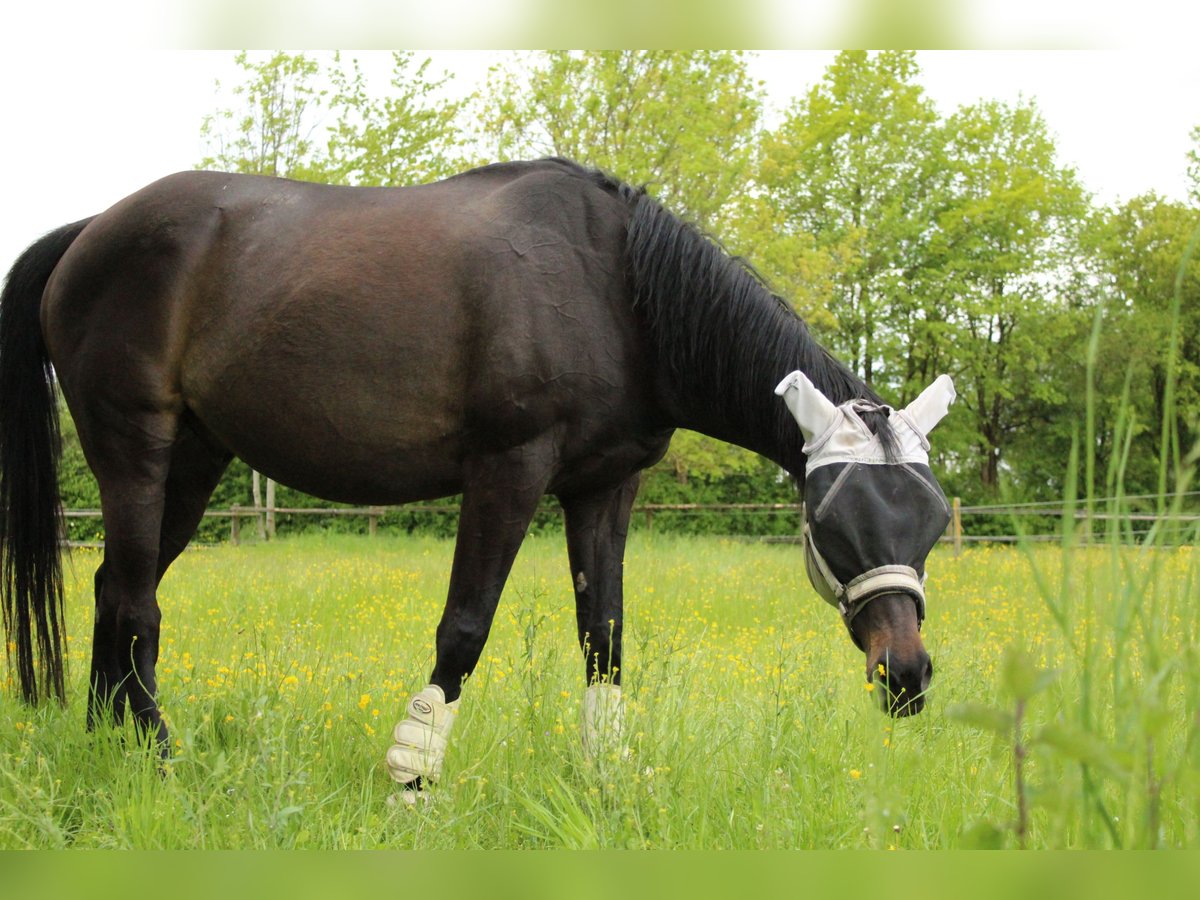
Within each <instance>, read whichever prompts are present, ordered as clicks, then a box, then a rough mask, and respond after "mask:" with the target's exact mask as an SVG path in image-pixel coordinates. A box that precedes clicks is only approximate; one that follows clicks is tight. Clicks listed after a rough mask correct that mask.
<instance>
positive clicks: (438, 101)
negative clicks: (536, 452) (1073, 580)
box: [62, 51, 1200, 539]
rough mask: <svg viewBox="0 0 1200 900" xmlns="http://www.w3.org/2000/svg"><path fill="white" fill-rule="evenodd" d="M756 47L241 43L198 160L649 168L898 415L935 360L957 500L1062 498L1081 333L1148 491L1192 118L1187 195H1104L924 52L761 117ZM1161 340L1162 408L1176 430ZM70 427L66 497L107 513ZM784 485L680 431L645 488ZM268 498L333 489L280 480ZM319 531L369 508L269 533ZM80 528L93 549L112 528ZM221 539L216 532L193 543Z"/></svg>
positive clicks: (1110, 438) (636, 175)
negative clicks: (969, 98) (483, 63)
mask: <svg viewBox="0 0 1200 900" xmlns="http://www.w3.org/2000/svg"><path fill="white" fill-rule="evenodd" d="M747 61H748V60H747V56H746V55H745V54H743V53H739V52H718V51H705V52H666V51H662V52H657V51H656V52H645V51H612V52H601V51H595V52H583V53H567V52H547V53H534V54H513V56H512V57H511V58H509V59H508V60H507V61H505V62H503V63H501V64H500V65H498V66H496V67H494V68H493V69H492V70H491V72H490V74H489V77H488V79H487V82H486V85H485V86H484V87H483V88H482V89H480V90H479V91H478V92H476V93H475V94H473V95H471V96H468V97H463V96H461V94H460V93H456V92H455V90H454V86H453V84H452V76H451V75H449V74H448V73H439V72H434V71H431V64H430V63H429V61H428V60H424V59H422V58H421V57H419V56H417V55H416V54H413V53H409V52H402V53H396V54H394V55H393V57H392V66H391V73H390V78H389V79H388V81H389V83H387V84H383V83H381V82H379V80H378V78H369V77H368V75H367V73H365V72H364V71H363V69H362V67H361V66H360V65H359V63H358V62H357V61H355V60H354V59H350V58H348V57H345V56H341V55H332V56H315V55H313V56H310V55H303V54H301V55H289V54H286V53H278V54H274V55H259V56H256V57H254V56H251V55H249V54H239V55H238V57H237V62H238V65H239V67H240V69H241V72H242V75H243V78H242V80H241V81H240V83H238V84H236V85H232V86H228V87H224V88H223V89H222V95H223V96H224V98H225V100H226V101H227V102H226V105H224V106H223V107H222V108H220V109H218V110H215V111H214V112H213V114H212V115H210V116H208V117H207V118H206V119H205V121H204V122H203V123H202V125H201V136H202V140H203V142H204V146H205V147H206V156H205V158H204V159H202V160H201V161H200V162H199V164H200V166H202V167H205V168H219V169H224V170H229V171H241V172H254V173H266V174H272V175H282V176H287V177H291V178H301V179H308V180H317V181H326V182H337V183H343V184H362V185H378V184H393V185H399V184H410V183H416V182H420V181H426V180H430V179H433V178H438V177H443V176H446V175H449V174H452V173H454V172H457V171H461V170H462V169H464V168H468V167H470V166H472V165H477V164H482V163H486V162H493V161H497V160H505V159H517V158H530V157H538V156H545V155H559V156H566V157H570V158H573V159H575V160H578V161H580V162H582V163H584V164H588V165H593V166H598V167H600V168H602V169H605V170H607V171H609V172H612V173H614V174H616V175H618V176H619V177H621V178H622V179H624V180H625V181H628V182H630V183H633V184H643V183H645V184H648V185H649V186H650V187H651V190H652V191H653V192H654V193H655V194H656V195H657V196H658V197H659V198H660V199H662V200H663V201H664V202H665V203H666V204H667V205H668V206H669V207H670V208H672V209H674V210H675V211H676V212H678V213H679V214H681V215H682V216H684V217H686V218H688V219H690V220H692V221H694V222H696V223H697V224H698V225H700V226H701V227H702V228H704V229H705V230H706V231H708V232H709V233H710V234H712V235H714V236H715V237H717V238H718V239H719V240H720V241H721V243H722V244H723V245H724V246H725V247H726V248H727V249H728V250H729V251H730V252H731V253H734V254H737V255H740V256H742V257H744V258H746V259H747V260H748V261H749V262H750V263H752V264H753V266H754V267H755V268H756V269H757V270H758V271H759V272H760V273H761V274H762V276H763V277H764V278H765V279H766V280H767V281H768V282H769V283H770V284H771V286H772V287H773V288H774V289H775V290H776V291H777V292H779V293H781V294H783V295H784V296H786V297H789V298H790V299H791V301H792V303H793V305H794V306H795V307H796V309H797V311H798V312H799V313H800V314H801V315H802V316H804V317H805V319H807V321H808V322H809V324H810V326H811V328H812V329H813V331H814V333H816V334H817V336H818V337H819V338H820V339H821V341H822V342H823V343H824V344H825V345H826V346H828V347H829V348H830V349H831V350H832V351H833V352H834V353H835V355H837V356H838V357H840V358H841V359H842V360H844V361H845V362H847V363H848V364H849V365H851V366H852V367H853V368H854V369H855V370H857V371H858V372H859V373H860V374H862V375H863V376H864V377H865V378H866V379H867V380H868V381H870V382H871V383H872V384H874V385H875V386H876V388H877V389H878V390H879V391H880V392H881V393H882V394H883V395H884V396H885V397H888V398H889V399H890V400H891V401H892V402H893V403H894V404H895V405H897V406H901V405H904V404H906V403H907V402H908V401H909V400H911V399H912V398H913V397H914V396H915V395H916V393H917V392H919V391H920V390H921V389H922V388H923V387H924V386H925V385H927V384H928V383H929V382H930V381H932V380H933V378H934V377H935V376H936V375H937V374H938V373H940V372H949V373H950V374H951V375H953V377H954V380H955V384H956V386H957V389H958V393H959V402H958V404H957V405H956V407H955V409H954V414H953V415H951V416H949V417H948V418H947V419H946V420H945V422H944V423H943V424H942V425H941V426H940V427H939V429H938V434H937V441H936V442H935V446H934V451H935V457H934V459H933V460H932V462H933V465H934V467H935V469H936V471H938V473H939V475H940V476H941V479H942V483H943V486H944V487H945V489H946V492H947V494H950V495H957V496H960V497H962V498H963V502H964V503H968V504H971V503H983V502H990V501H994V500H995V499H997V498H998V497H1000V496H1001V495H1003V497H1004V498H1006V499H1008V500H1013V501H1033V500H1051V499H1055V498H1058V497H1061V496H1062V492H1063V488H1064V484H1063V478H1064V473H1065V472H1066V469H1067V466H1066V461H1067V459H1068V456H1069V455H1070V452H1071V447H1072V444H1073V442H1075V443H1078V442H1079V441H1081V440H1083V439H1084V438H1085V433H1084V432H1085V429H1084V422H1085V418H1086V409H1087V403H1088V390H1087V384H1088V372H1087V366H1086V364H1085V359H1086V357H1087V348H1088V344H1089V341H1090V340H1098V345H1097V346H1096V349H1095V353H1094V359H1095V360H1096V362H1095V365H1094V378H1093V380H1094V383H1095V395H1094V397H1093V399H1092V401H1091V402H1092V404H1093V407H1092V408H1093V409H1094V411H1095V419H1094V421H1095V429H1094V442H1095V452H1096V464H1097V469H1096V470H1097V471H1098V472H1105V471H1108V469H1109V467H1108V461H1109V460H1110V459H1111V458H1112V457H1113V455H1114V454H1116V455H1118V456H1119V457H1121V458H1124V459H1126V460H1127V461H1126V462H1125V463H1124V464H1123V471H1124V491H1125V493H1126V494H1142V493H1150V492H1154V491H1156V490H1157V489H1158V487H1159V479H1160V469H1159V465H1158V460H1159V459H1160V458H1161V457H1162V451H1163V450H1164V449H1165V450H1166V456H1167V458H1175V459H1180V458H1182V457H1184V456H1186V455H1187V454H1188V453H1189V452H1190V451H1191V450H1192V448H1194V447H1195V446H1196V443H1197V439H1198V438H1200V433H1198V427H1200V259H1196V258H1193V259H1192V260H1191V261H1190V263H1189V265H1188V266H1186V267H1185V268H1184V269H1182V270H1181V268H1180V264H1181V261H1182V260H1183V259H1184V257H1185V251H1186V248H1187V246H1188V242H1189V240H1190V238H1191V236H1192V235H1193V232H1195V230H1196V229H1197V228H1198V227H1200V127H1198V128H1197V129H1195V130H1194V131H1193V132H1192V137H1193V139H1194V141H1195V144H1194V149H1193V150H1192V152H1191V153H1189V154H1188V158H1187V159H1181V160H1180V166H1181V168H1183V167H1186V170H1187V174H1188V177H1189V181H1190V186H1191V193H1190V197H1189V198H1188V202H1179V201H1176V200H1170V199H1166V198H1163V197H1160V196H1157V195H1155V194H1153V193H1147V194H1144V195H1142V196H1138V197H1135V198H1133V199H1132V200H1128V201H1126V202H1123V203H1122V204H1120V205H1119V206H1115V207H1108V206H1104V205H1102V204H1100V203H1098V202H1097V201H1096V200H1095V199H1094V198H1093V197H1092V196H1091V195H1090V194H1089V192H1088V190H1087V189H1086V187H1085V186H1084V185H1083V184H1081V183H1080V180H1079V178H1078V176H1077V174H1076V173H1075V172H1074V171H1073V170H1072V169H1071V167H1069V166H1067V165H1065V164H1063V163H1062V161H1061V160H1059V159H1058V155H1057V152H1056V148H1055V141H1054V135H1053V131H1052V126H1051V124H1049V123H1047V122H1046V121H1045V120H1044V119H1043V117H1042V115H1041V113H1040V112H1039V110H1038V107H1037V104H1036V101H1035V100H1033V99H1021V100H1018V101H1017V102H1016V103H1006V102H1001V101H995V100H987V99H982V100H980V101H979V102H977V103H975V104H973V105H969V106H963V107H960V108H958V109H957V110H954V111H952V112H950V113H948V114H947V113H945V112H943V111H941V110H938V109H936V108H935V106H934V104H933V103H932V101H931V100H930V99H929V98H928V97H927V96H926V95H925V93H924V90H923V88H922V87H921V84H920V78H919V76H920V71H919V68H918V64H917V60H916V57H915V55H914V54H913V53H911V52H900V51H894V52H881V53H877V54H869V53H866V52H846V53H842V54H840V55H839V56H838V57H837V58H836V59H835V61H834V62H833V63H832V64H831V65H830V66H829V68H828V69H827V70H826V72H825V74H824V77H823V78H822V79H821V80H820V82H819V83H817V84H816V85H814V86H812V87H811V88H810V89H809V90H808V91H807V93H804V94H802V95H800V96H798V97H797V98H796V99H795V100H794V101H793V102H792V103H791V105H790V106H789V107H787V109H786V110H785V111H784V113H783V115H782V116H781V117H778V120H777V121H768V119H767V115H766V104H765V92H764V88H763V85H762V83H760V82H756V81H755V80H754V79H753V78H752V77H751V75H750V73H749V70H748V67H747ZM1177 282H1178V283H1177ZM1177 291H1178V296H1180V298H1181V301H1182V311H1183V312H1182V322H1181V327H1180V328H1179V329H1177V330H1176V331H1175V332H1174V334H1175V335H1176V339H1177V342H1176V346H1175V347H1174V348H1172V346H1171V343H1172V333H1173V332H1172V330H1171V322H1170V307H1171V302H1172V298H1173V297H1174V296H1176V292H1177ZM1097 324H1098V326H1099V327H1098V329H1097ZM1094 334H1096V335H1098V337H1095V338H1094V337H1093V335H1094ZM1172 349H1174V353H1175V361H1174V365H1175V371H1176V375H1177V378H1176V380H1175V388H1174V389H1175V397H1174V401H1173V402H1174V409H1175V411H1176V415H1175V417H1174V418H1175V420H1176V421H1174V422H1173V423H1172V424H1173V427H1172V428H1167V429H1163V428H1162V427H1161V423H1162V421H1163V411H1164V408H1165V407H1164V403H1165V401H1166V399H1167V398H1166V392H1167V388H1166V385H1167V383H1168V380H1169V379H1168V374H1169V373H1168V367H1169V360H1170V357H1171V354H1172ZM1118 409H1124V410H1129V411H1131V412H1132V415H1133V416H1134V418H1135V423H1134V427H1133V428H1132V429H1131V430H1120V431H1118V428H1117V423H1118V421H1119V417H1118V415H1117V410H1118ZM66 430H67V435H66V438H67V440H66V450H67V453H66V459H65V461H64V471H63V483H62V487H63V498H64V504H65V505H66V506H68V507H95V506H96V505H97V504H98V499H97V496H96V488H95V484H94V482H93V481H92V480H91V477H90V475H89V474H88V472H87V470H86V467H85V466H84V464H83V461H82V457H81V455H80V454H79V451H78V443H77V441H75V440H74V439H73V436H72V433H71V430H70V427H69V423H68V425H67V429H66ZM1118 435H1119V436H1118ZM1164 436H1165V437H1164ZM1164 439H1165V440H1166V441H1167V442H1168V446H1167V447H1166V448H1164V447H1163V446H1162V444H1163V441H1164ZM794 499H795V495H794V490H793V489H792V488H791V486H790V483H789V482H788V481H787V480H786V479H783V478H781V477H780V473H779V471H778V469H776V468H775V467H774V466H773V465H771V464H769V463H767V462H766V461H764V460H762V459H760V458H758V457H755V456H754V455H752V454H750V453H748V452H745V451H742V450H740V449H738V448H734V447H731V446H729V445H725V444H721V443H719V442H716V441H713V440H710V439H708V438H704V437H702V436H700V435H696V434H692V433H687V432H680V433H679V434H677V436H676V438H675V440H674V441H673V442H672V446H671V450H670V452H669V454H668V455H667V457H666V458H665V459H664V460H663V461H662V463H660V464H659V465H658V466H657V467H655V469H654V470H652V471H651V472H649V473H648V474H647V476H646V477H645V478H644V480H643V486H642V490H641V494H640V500H641V501H643V502H651V503H738V502H790V501H792V500H794ZM251 502H252V493H251V473H250V472H249V471H248V470H247V468H246V467H245V466H244V465H242V464H240V463H235V464H234V465H233V466H232V467H231V468H230V470H229V473H228V474H227V475H226V477H225V479H224V481H223V482H222V484H221V485H220V487H219V488H218V489H217V492H216V494H215V495H214V497H213V501H212V505H213V506H214V507H225V508H228V507H229V506H231V505H234V504H242V505H248V504H250V503H251ZM276 503H277V504H278V505H280V506H318V505H327V504H325V503H324V502H320V501H316V500H314V499H313V498H309V497H305V496H304V495H301V494H299V493H297V492H294V491H291V490H288V489H286V488H284V487H283V486H280V487H279V489H278V494H277V495H276ZM540 521H544V522H552V521H554V516H553V515H552V514H551V513H550V512H549V511H548V512H547V514H546V516H544V517H541V519H540ZM794 524H795V523H793V522H790V521H788V520H787V519H785V518H781V517H778V516H762V515H751V514H745V515H740V516H738V517H735V518H732V519H731V518H730V517H727V516H722V517H719V518H718V517H711V516H710V517H704V516H695V515H687V516H674V517H672V516H670V515H664V516H661V517H659V518H657V519H656V521H655V526H656V527H662V528H679V529H687V530H699V531H713V530H720V531H730V530H738V531H745V532H750V533H763V532H767V533H769V532H772V531H779V530H785V531H786V530H790V529H793V528H794ZM312 527H334V528H343V529H364V530H365V528H366V524H365V522H361V521H358V520H354V519H345V520H336V521H335V522H333V523H332V524H331V523H330V522H328V521H326V522H321V523H320V525H319V526H318V525H317V523H316V522H315V521H311V520H299V521H296V522H290V521H288V520H287V519H286V518H284V519H281V522H280V528H281V529H289V528H290V529H300V528H312ZM381 527H385V528H406V529H420V530H432V531H440V532H444V533H447V534H449V533H452V532H453V528H454V522H453V520H452V518H451V517H448V516H444V515H438V514H428V513H426V514H420V513H413V512H405V511H396V512H392V513H389V514H388V516H387V517H385V518H384V519H383V520H382V522H381ZM72 528H73V536H75V537H77V538H86V537H90V536H93V535H94V534H95V533H96V532H97V530H98V528H99V524H98V523H97V522H93V521H87V522H76V523H74V524H73V525H72ZM227 529H228V523H227V522H225V521H220V520H218V521H212V522H209V523H207V524H206V525H205V526H204V530H203V531H202V535H201V536H202V538H209V539H212V538H215V537H218V536H220V535H223V534H226V533H227Z"/></svg>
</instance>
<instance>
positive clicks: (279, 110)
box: [200, 51, 328, 180]
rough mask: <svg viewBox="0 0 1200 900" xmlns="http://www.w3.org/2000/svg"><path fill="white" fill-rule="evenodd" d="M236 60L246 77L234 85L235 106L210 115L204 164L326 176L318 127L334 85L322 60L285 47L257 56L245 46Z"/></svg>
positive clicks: (259, 172)
mask: <svg viewBox="0 0 1200 900" xmlns="http://www.w3.org/2000/svg"><path fill="white" fill-rule="evenodd" d="M235 61H236V62H237V64H238V65H239V66H240V67H241V68H242V69H243V70H244V72H245V73H246V80H245V81H244V82H242V83H241V84H238V85H236V86H235V87H234V88H233V89H232V93H233V99H234V101H235V104H236V105H235V106H232V107H226V108H224V109H222V110H220V111H219V112H216V113H213V114H212V115H210V116H206V117H205V119H204V123H203V125H202V126H201V129H200V135H201V137H202V138H203V140H204V143H205V146H206V147H207V148H208V155H206V156H205V157H204V159H202V160H201V162H200V168H205V169H211V168H216V169H221V170H224V171H228V172H242V173H248V174H251V175H275V176H279V177H285V178H301V179H305V178H306V179H308V180H320V178H321V174H322V171H321V167H320V165H319V164H318V163H317V162H316V154H317V145H316V142H315V141H314V139H313V133H314V131H315V130H316V128H317V125H318V122H319V119H320V112H321V107H322V104H323V101H324V98H325V97H326V96H327V94H328V91H327V90H326V89H323V88H321V87H320V86H319V79H318V74H319V71H320V67H319V64H318V63H317V62H316V60H314V59H312V58H310V57H307V56H305V55H304V54H302V53H301V54H297V55H290V54H287V53H282V52H280V53H275V54H273V55H272V56H271V57H269V58H268V59H265V60H262V61H259V62H255V61H254V60H252V59H251V58H250V55H249V54H248V53H246V52H245V51H243V52H241V53H239V54H237V56H236V57H235ZM217 86H218V88H219V87H220V83H219V82H218V85H217Z"/></svg>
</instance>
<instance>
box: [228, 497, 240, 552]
mask: <svg viewBox="0 0 1200 900" xmlns="http://www.w3.org/2000/svg"><path fill="white" fill-rule="evenodd" d="M229 513H230V516H229V543H231V544H233V546H235V547H236V546H237V545H238V543H239V542H240V540H241V536H242V534H241V532H242V523H241V519H239V518H238V508H237V507H236V506H232V507H230V508H229Z"/></svg>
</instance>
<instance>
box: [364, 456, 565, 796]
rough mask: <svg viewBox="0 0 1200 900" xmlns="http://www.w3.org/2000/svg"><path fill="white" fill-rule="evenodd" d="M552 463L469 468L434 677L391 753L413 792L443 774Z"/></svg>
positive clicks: (509, 459) (516, 461)
mask: <svg viewBox="0 0 1200 900" xmlns="http://www.w3.org/2000/svg"><path fill="white" fill-rule="evenodd" d="M547 449H548V448H547ZM552 458H553V456H552V454H551V453H549V452H545V451H544V450H543V448H541V447H538V446H532V447H530V446H526V447H521V448H518V449H517V450H514V451H510V452H507V453H502V454H497V455H492V456H486V457H478V458H475V459H472V460H470V461H469V462H468V463H467V466H466V468H467V473H466V479H465V482H464V485H463V499H462V508H461V510H460V513H459V522H458V539H457V543H456V544H455V547H454V566H453V569H452V570H451V573H450V589H449V592H448V594H447V597H446V608H445V610H444V611H443V613H442V619H441V622H440V623H439V624H438V629H437V656H436V660H435V663H434V667H433V673H432V674H431V675H430V678H429V681H430V683H429V684H428V685H427V686H426V687H425V688H424V689H422V690H421V691H419V692H418V693H417V694H416V695H414V696H413V697H412V699H410V700H409V702H408V707H407V715H406V717H405V718H404V719H403V720H402V721H401V722H400V723H399V724H398V725H397V726H396V729H395V732H394V737H395V741H396V743H395V744H394V745H393V746H392V747H391V749H390V750H388V754H387V766H388V771H389V772H390V774H391V776H392V778H393V779H395V780H396V781H398V782H400V783H401V784H403V785H404V786H405V787H406V788H409V789H410V790H411V791H416V790H419V789H420V788H421V786H422V781H423V780H433V779H436V778H437V777H438V776H439V775H440V774H441V769H442V762H443V759H444V758H445V753H446V746H447V742H448V740H449V736H450V730H451V728H452V727H453V725H454V719H455V716H456V715H457V713H458V703H459V696H460V694H461V692H462V685H463V682H464V681H465V680H466V678H467V676H469V675H470V674H471V672H472V671H474V669H475V666H476V664H477V663H478V662H479V657H480V655H481V654H482V653H483V646H484V643H485V642H486V641H487V637H488V633H489V632H490V631H491V627H492V619H493V618H494V617H495V614H496V606H497V603H498V602H499V600H500V593H501V591H502V590H503V588H504V583H505V581H506V580H507V579H508V575H509V572H510V571H511V570H512V564H513V560H514V559H515V558H516V555H517V550H518V549H520V546H521V542H522V541H523V540H524V538H525V533H526V531H527V530H528V528H529V523H530V521H531V520H532V519H533V514H534V511H535V510H536V509H537V504H538V500H539V499H540V498H541V496H542V494H543V493H544V492H545V489H546V485H547V483H548V482H549V471H550V467H549V464H548V461H549V460H550V459H552ZM406 796H407V797H408V798H410V799H411V797H412V794H411V793H410V794H408V795H406Z"/></svg>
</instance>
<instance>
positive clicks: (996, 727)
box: [946, 703, 1015, 735]
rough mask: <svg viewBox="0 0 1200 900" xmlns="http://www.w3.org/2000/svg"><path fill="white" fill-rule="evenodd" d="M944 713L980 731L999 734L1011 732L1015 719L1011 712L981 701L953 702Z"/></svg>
mask: <svg viewBox="0 0 1200 900" xmlns="http://www.w3.org/2000/svg"><path fill="white" fill-rule="evenodd" d="M946 715H948V716H949V717H950V718H951V719H954V720H955V721H957V722H962V723H963V724H965V725H970V726H971V727H973V728H978V729H980V730H982V731H990V732H993V733H995V734H999V735H1008V734H1011V733H1012V730H1013V726H1014V724H1015V720H1014V718H1013V714H1012V713H1010V712H1008V710H1004V709H996V707H994V706H985V705H984V704H982V703H955V704H953V705H952V706H950V707H948V708H947V709H946Z"/></svg>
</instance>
